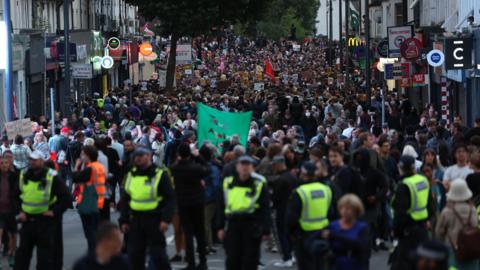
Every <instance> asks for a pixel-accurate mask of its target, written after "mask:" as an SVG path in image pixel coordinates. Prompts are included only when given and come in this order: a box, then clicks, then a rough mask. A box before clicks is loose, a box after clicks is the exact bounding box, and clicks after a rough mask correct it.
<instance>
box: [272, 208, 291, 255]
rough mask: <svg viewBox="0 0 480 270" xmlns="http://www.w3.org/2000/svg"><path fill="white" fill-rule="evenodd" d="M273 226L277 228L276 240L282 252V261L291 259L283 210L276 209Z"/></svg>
mask: <svg viewBox="0 0 480 270" xmlns="http://www.w3.org/2000/svg"><path fill="white" fill-rule="evenodd" d="M275 225H276V226H277V234H278V240H279V242H280V248H281V251H282V259H283V260H284V261H288V260H290V259H292V242H291V241H290V237H289V235H287V224H285V209H281V208H278V209H276V211H275Z"/></svg>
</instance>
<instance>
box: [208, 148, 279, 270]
mask: <svg viewBox="0 0 480 270" xmlns="http://www.w3.org/2000/svg"><path fill="white" fill-rule="evenodd" d="M254 162H255V160H254V159H253V158H251V157H250V156H247V155H243V156H241V157H239V158H238V160H237V162H236V172H237V174H235V175H234V176H228V177H226V178H225V179H224V180H223V194H224V196H220V202H219V207H220V211H219V215H218V220H217V223H218V225H219V228H220V230H219V231H218V238H219V239H220V240H225V241H224V244H225V252H226V257H227V258H226V261H225V265H226V269H227V270H237V269H238V270H256V269H257V264H258V262H259V259H260V244H261V241H262V238H267V237H268V235H270V224H271V220H270V219H271V217H270V209H269V196H268V191H267V186H266V181H265V178H264V177H263V176H261V175H259V174H256V173H254V166H253V164H254ZM225 229H226V230H227V231H226V233H225Z"/></svg>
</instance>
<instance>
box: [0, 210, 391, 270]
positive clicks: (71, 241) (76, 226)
mask: <svg viewBox="0 0 480 270" xmlns="http://www.w3.org/2000/svg"><path fill="white" fill-rule="evenodd" d="M117 218H118V214H117V213H112V220H116V219H117ZM63 224H64V226H63V240H64V250H65V251H64V252H65V255H64V262H65V264H64V269H66V270H69V269H72V267H73V265H74V263H75V261H76V260H77V259H78V258H80V257H81V256H82V255H83V254H85V252H86V249H87V246H86V240H85V237H84V235H83V230H82V224H81V222H80V218H79V216H78V214H77V212H76V210H69V211H67V212H66V213H65V215H64V218H63ZM172 234H173V230H172V229H170V230H169V232H168V233H167V244H168V254H169V256H172V255H173V254H174V253H175V245H174V242H173V236H172ZM387 259H388V254H387V252H378V253H373V255H372V257H371V260H370V269H372V270H373V269H374V270H377V269H388V268H387ZM261 261H262V263H264V264H265V268H263V269H265V270H275V269H282V268H277V267H275V266H274V265H273V264H274V263H275V262H277V261H280V255H279V254H278V253H270V252H266V251H265V249H264V248H262V259H261ZM224 262H225V256H224V252H223V249H222V247H220V246H218V247H217V253H216V254H215V255H210V256H209V257H208V266H209V269H211V270H222V269H225V268H224ZM3 265H4V267H3V268H2V269H8V268H7V267H6V265H7V262H6V259H5V258H3ZM35 265H36V262H35V258H33V260H32V263H31V265H30V269H32V270H33V269H35ZM172 266H173V269H181V268H182V267H185V266H186V265H185V264H182V263H174V264H172ZM285 269H296V267H295V266H294V267H292V268H285Z"/></svg>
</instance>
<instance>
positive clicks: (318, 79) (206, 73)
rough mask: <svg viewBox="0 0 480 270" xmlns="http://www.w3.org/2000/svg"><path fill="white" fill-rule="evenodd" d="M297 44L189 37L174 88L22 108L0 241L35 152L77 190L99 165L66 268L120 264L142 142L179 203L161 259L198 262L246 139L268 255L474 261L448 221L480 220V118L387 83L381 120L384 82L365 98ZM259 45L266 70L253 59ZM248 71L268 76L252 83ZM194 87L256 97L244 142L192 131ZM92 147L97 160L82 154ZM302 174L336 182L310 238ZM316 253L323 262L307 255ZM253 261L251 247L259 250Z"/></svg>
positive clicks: (4, 179)
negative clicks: (78, 244) (46, 110)
mask: <svg viewBox="0 0 480 270" xmlns="http://www.w3.org/2000/svg"><path fill="white" fill-rule="evenodd" d="M298 44H299V45H300V47H297V43H293V42H291V41H287V40H284V41H279V42H271V41H267V40H263V39H259V40H256V41H253V40H248V39H244V38H240V37H236V36H233V35H226V36H225V37H223V38H215V39H207V38H197V39H194V40H193V49H194V57H195V58H196V59H198V61H197V63H196V64H195V67H194V70H193V74H192V75H190V76H186V75H184V74H180V76H179V78H178V81H177V88H176V89H175V91H171V92H170V91H166V90H165V89H161V88H158V87H157V86H155V85H154V84H151V85H149V89H148V91H142V90H140V89H138V88H137V87H136V86H133V88H134V90H133V95H132V97H133V100H129V89H127V88H128V87H125V88H124V89H112V90H111V91H110V92H109V93H108V95H106V96H104V97H101V96H100V95H99V94H98V93H96V94H94V97H93V98H89V99H87V100H85V101H83V102H81V103H80V104H78V106H77V107H76V108H75V111H74V113H73V114H71V115H70V116H69V117H64V116H63V115H62V113H56V115H55V119H54V120H55V121H54V126H53V127H52V122H51V121H49V120H48V119H47V117H45V116H40V117H35V116H30V118H31V120H32V121H33V128H32V134H31V136H28V137H25V138H23V137H22V136H20V135H18V136H16V137H15V138H7V137H5V138H4V140H3V143H2V146H1V158H0V171H1V181H0V235H2V233H3V235H4V237H3V238H4V239H7V240H5V241H4V242H3V243H4V245H5V246H6V247H7V250H8V255H9V256H11V257H13V256H14V254H15V249H16V232H17V221H16V219H15V216H16V215H17V214H18V213H19V212H20V209H19V205H20V201H19V200H20V196H19V195H18V194H19V191H18V184H17V183H18V181H19V180H18V179H19V175H20V171H22V170H25V169H27V168H28V167H29V166H30V165H29V162H30V161H31V160H32V159H36V158H37V156H41V158H42V159H44V160H46V161H48V163H53V164H50V166H51V167H52V168H55V169H56V170H57V172H58V177H59V179H61V180H62V181H63V182H64V183H65V184H66V186H67V187H68V190H69V191H71V192H70V193H71V194H72V197H78V196H79V194H81V192H82V191H79V188H78V186H79V183H85V182H87V181H88V180H89V179H90V177H91V174H92V171H95V172H101V173H102V174H103V175H104V178H105V179H106V188H105V192H104V198H103V199H104V203H102V205H101V207H100V208H101V209H100V213H99V215H98V216H97V215H87V214H81V219H82V225H83V229H84V232H85V237H86V239H87V242H88V250H89V254H90V255H89V256H88V257H86V258H83V259H82V260H81V261H79V263H78V264H77V265H76V266H75V268H74V269H128V268H127V266H128V263H127V262H126V261H125V262H124V261H122V259H120V257H118V256H119V255H118V254H120V253H121V249H122V237H121V231H122V232H127V228H128V227H125V226H123V225H125V222H126V219H128V216H129V213H128V212H127V210H126V207H125V205H124V204H123V203H122V198H123V195H124V193H125V191H124V185H125V179H126V178H128V175H129V172H130V169H131V168H132V166H135V164H134V162H135V161H137V158H138V156H141V155H143V154H144V153H147V152H149V153H151V155H152V162H153V164H154V166H155V167H157V168H165V169H167V168H168V169H167V171H168V177H170V178H171V179H172V182H173V187H174V194H171V196H173V197H174V199H172V201H171V202H165V203H166V204H168V203H172V204H174V205H175V207H173V208H174V209H175V210H174V211H172V213H161V215H162V217H165V219H166V220H165V221H166V222H168V223H172V224H173V227H174V230H175V232H174V236H175V245H176V253H175V254H170V255H171V258H170V261H172V262H178V261H182V260H185V262H186V263H187V264H188V267H187V269H195V268H194V267H195V249H194V245H195V241H194V238H195V240H196V245H197V247H198V248H197V251H198V254H199V260H200V264H199V266H200V268H196V269H206V268H207V262H208V261H207V256H208V255H209V254H212V253H216V251H217V248H216V247H217V245H216V244H217V243H218V242H219V241H221V240H222V238H223V235H221V234H218V235H217V233H216V232H217V230H221V229H223V226H224V220H225V215H224V213H222V212H221V211H219V209H221V205H220V204H221V203H222V202H221V201H222V200H221V199H220V200H219V198H222V197H223V186H224V184H223V183H224V179H226V178H227V177H229V176H232V175H235V174H237V173H238V172H237V168H236V165H237V162H250V160H249V159H246V156H245V155H248V157H251V158H252V159H253V160H254V161H252V163H254V165H255V173H256V174H259V175H261V176H262V177H264V178H265V180H266V183H267V187H268V193H269V194H268V195H269V196H266V197H265V198H266V199H268V200H269V201H268V204H269V205H271V207H269V210H268V215H267V218H265V221H264V222H263V223H262V224H263V225H264V227H265V226H266V227H267V228H263V231H262V233H263V234H270V235H271V237H269V238H268V241H267V245H266V246H267V249H268V251H267V252H279V253H280V254H281V256H280V257H279V261H278V262H277V263H276V264H275V266H276V267H294V265H295V264H296V263H297V259H298V267H299V269H319V268H312V267H311V265H319V264H322V265H323V266H324V267H331V268H330V269H368V268H369V258H370V256H371V254H372V252H377V251H379V250H388V251H389V252H391V260H390V263H391V267H392V269H447V268H448V267H456V268H457V269H480V262H479V260H478V259H480V254H479V256H477V257H474V258H473V259H470V260H467V261H465V260H457V257H456V252H455V250H456V248H457V236H458V234H459V232H461V231H462V230H463V229H464V227H465V226H466V225H470V226H471V227H476V226H477V223H478V214H477V210H476V207H477V206H478V205H479V204H480V152H479V151H480V118H479V119H477V121H476V123H475V126H474V127H471V128H469V127H466V126H465V125H464V122H463V121H462V119H461V117H460V116H455V117H454V119H453V121H452V122H451V123H450V122H448V121H445V120H441V119H440V118H439V115H438V114H437V112H438V110H437V109H435V108H434V107H433V106H432V105H427V106H425V107H423V108H416V107H415V106H414V105H413V104H411V102H410V101H409V100H408V99H407V98H405V97H404V96H403V95H402V94H401V93H399V92H398V91H396V90H394V91H392V92H390V93H389V94H387V95H386V97H385V104H384V105H385V107H386V121H385V123H381V117H380V116H381V106H382V101H381V97H380V95H379V93H380V92H379V91H377V90H378V89H377V88H374V89H372V90H373V91H372V93H373V95H372V99H371V100H368V99H367V98H366V95H365V94H364V92H365V91H364V89H363V88H362V87H363V83H364V82H363V77H362V74H361V72H360V71H359V70H356V69H353V71H354V72H353V73H352V74H351V75H352V76H351V81H350V82H349V83H348V84H346V83H345V80H344V78H343V77H342V78H343V79H338V78H340V77H337V75H336V71H337V68H336V67H335V66H332V65H329V64H328V63H327V61H326V55H325V53H324V52H325V50H324V46H323V43H322V42H321V41H319V40H305V42H303V43H298ZM265 59H268V60H267V62H268V64H269V65H271V66H272V67H273V70H274V72H275V75H274V76H275V78H271V76H266V75H265V63H266V61H265ZM332 78H335V79H334V80H332ZM255 83H263V84H264V89H263V90H260V91H258V90H254V89H253V88H254V84H255ZM374 85H375V84H374ZM200 102H201V103H204V104H206V105H208V106H211V107H214V108H217V109H218V110H221V111H226V112H244V111H252V112H253V116H252V121H251V124H250V130H249V133H248V144H247V145H240V142H239V137H238V136H232V137H231V138H229V139H227V140H225V141H224V142H223V143H222V147H221V148H220V149H217V148H215V147H213V145H211V144H208V143H205V144H201V145H200V144H198V143H197V138H196V130H197V128H198V123H197V121H196V113H197V110H196V108H197V104H198V103H200ZM52 130H54V131H55V135H53V136H52V132H51V131H52ZM12 139H13V140H12ZM32 156H33V157H32ZM52 161H53V162H52ZM93 162H97V163H98V167H101V168H102V169H98V170H97V169H91V168H90V167H86V166H85V164H91V163H93ZM94 167H95V168H96V167H97V165H95V166H94ZM412 168H413V170H412ZM416 174H419V175H423V176H425V178H426V179H427V180H428V184H429V189H428V192H429V193H430V194H429V195H428V198H429V202H428V219H427V220H425V221H424V222H415V221H413V220H412V219H411V218H410V217H409V216H408V215H406V214H404V215H402V214H401V213H402V211H403V212H405V213H406V212H408V209H409V208H410V203H411V200H412V199H411V198H410V195H411V194H410V192H409V189H408V188H407V185H406V184H402V183H403V182H402V180H403V179H404V178H406V177H410V176H412V175H416ZM162 177H167V176H162ZM311 181H318V182H320V183H322V184H324V185H327V186H328V187H330V189H331V191H332V198H331V201H332V202H331V205H332V207H330V209H328V220H329V221H330V222H329V224H328V226H327V227H326V228H325V229H323V230H322V232H321V233H320V234H319V235H317V236H316V237H315V240H318V241H313V243H314V244H312V245H307V244H308V242H307V243H306V244H305V245H302V246H299V244H298V239H299V238H301V237H302V236H301V234H302V232H301V230H300V229H299V226H298V217H297V216H296V213H297V212H298V209H299V208H301V207H302V206H301V205H302V204H301V203H302V201H301V198H299V197H298V195H296V193H295V190H296V189H297V187H298V186H300V185H301V184H302V183H305V182H311ZM166 189H168V188H166ZM172 192H173V191H172ZM118 193H120V194H122V195H121V198H120V197H118ZM102 194H103V193H102ZM166 194H168V192H166ZM165 197H166V201H168V198H169V195H166V196H165ZM173 197H172V198H173ZM262 198H263V197H262ZM77 199H78V198H77ZM77 201H78V200H77ZM412 203H413V202H412ZM99 206H100V205H99ZM69 207H72V206H71V205H70V206H68V205H65V207H64V208H65V209H66V208H69ZM111 208H112V209H119V211H121V212H122V214H121V218H120V221H119V222H120V225H122V226H121V228H119V227H116V225H114V224H110V223H103V224H102V221H108V220H110V219H111V217H110V209H111ZM65 209H63V211H65ZM83 211H85V210H83ZM58 213H61V212H58ZM55 214H57V212H56V213H55ZM60 215H61V214H60ZM60 220H61V219H60ZM99 224H102V225H100V226H99ZM161 229H163V228H161ZM130 237H135V235H131V236H130ZM8 239H9V241H8ZM60 240H61V239H60ZM129 240H130V239H129ZM56 254H58V253H56ZM92 256H93V257H92ZM95 256H96V257H97V259H95ZM184 256H185V257H184ZM315 257H318V258H322V259H321V261H322V262H315V263H311V262H309V260H314V259H315ZM112 258H115V259H112ZM318 258H317V259H318ZM129 259H130V262H132V263H133V264H136V263H138V262H136V261H135V260H138V258H131V257H130V258H129ZM17 261H18V260H17ZM10 262H11V265H13V259H11V260H10ZM60 262H61V259H60ZM154 264H155V262H153V261H151V262H150V267H154V266H153V265H154ZM261 264H262V260H261V258H259V260H258V261H256V262H255V265H261ZM99 265H108V267H110V268H101V267H100V266H99ZM157 268H158V269H164V268H161V267H160V266H157ZM227 268H229V264H228V263H227ZM230 268H231V269H236V268H233V267H232V266H230ZM386 268H387V266H385V267H384V268H382V269H386ZM19 269H20V268H19ZM51 269H53V268H51ZM55 269H61V263H60V268H55ZM152 269H153V268H152ZM245 269H247V268H245ZM320 269H323V268H320ZM325 269H326V268H325Z"/></svg>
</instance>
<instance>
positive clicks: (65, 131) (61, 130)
mask: <svg viewBox="0 0 480 270" xmlns="http://www.w3.org/2000/svg"><path fill="white" fill-rule="evenodd" d="M60 132H61V133H69V132H70V129H69V128H68V127H63V128H62V129H60Z"/></svg>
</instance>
